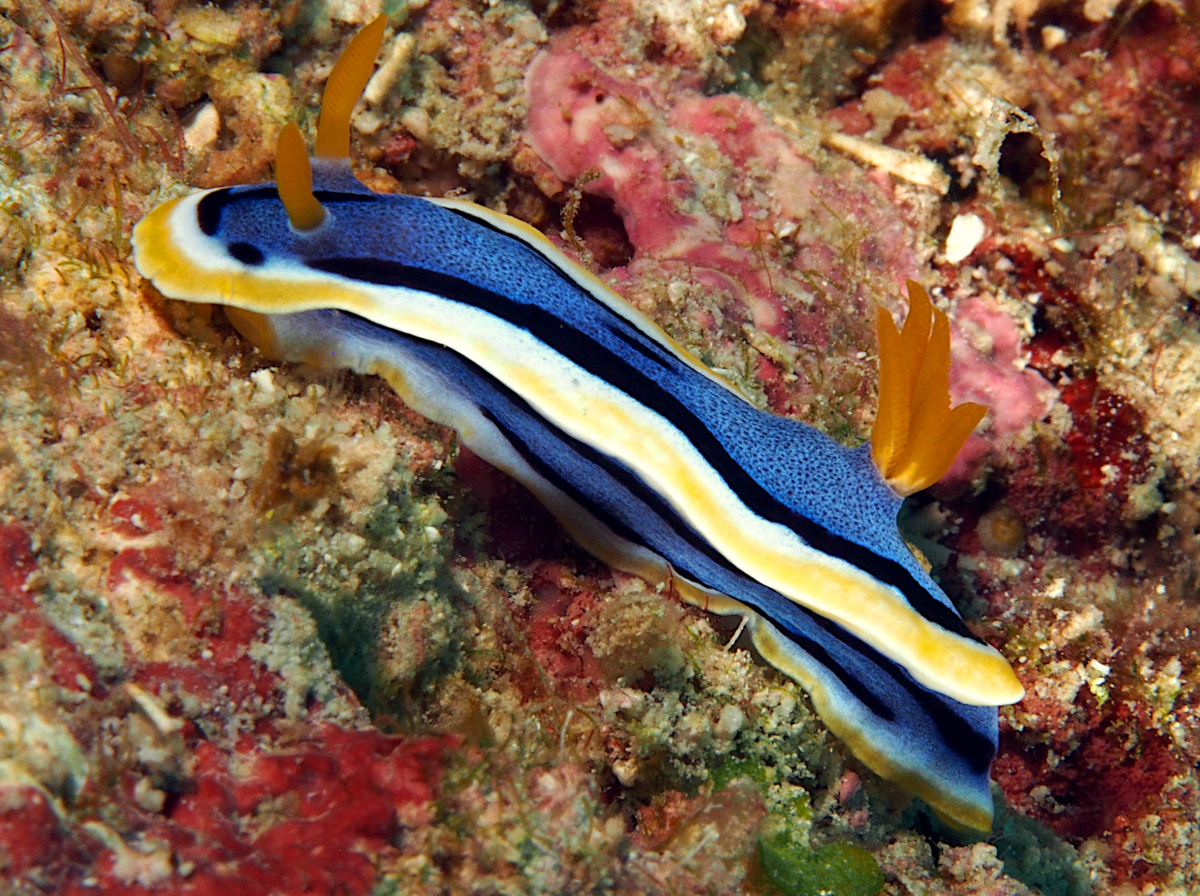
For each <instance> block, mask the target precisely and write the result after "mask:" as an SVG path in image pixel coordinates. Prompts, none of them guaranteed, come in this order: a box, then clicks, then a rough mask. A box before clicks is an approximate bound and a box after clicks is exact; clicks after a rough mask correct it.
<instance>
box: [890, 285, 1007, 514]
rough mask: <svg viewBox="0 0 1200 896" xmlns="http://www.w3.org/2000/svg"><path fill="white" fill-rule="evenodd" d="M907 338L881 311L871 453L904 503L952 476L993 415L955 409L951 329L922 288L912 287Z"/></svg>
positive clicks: (977, 408)
mask: <svg viewBox="0 0 1200 896" xmlns="http://www.w3.org/2000/svg"><path fill="white" fill-rule="evenodd" d="M908 296H909V312H908V319H907V320H906V321H905V322H904V329H903V331H897V330H896V325H895V324H894V323H893V322H892V317H891V315H890V314H888V313H887V311H885V310H883V309H882V308H881V309H880V311H879V320H878V331H879V412H878V415H877V417H876V419H875V428H874V430H873V431H872V432H871V453H872V456H873V457H874V459H875V466H877V467H878V468H879V472H880V473H882V474H883V478H884V479H886V480H887V482H888V484H889V485H890V486H891V487H892V489H893V490H894V491H895V492H896V494H898V495H900V496H904V495H911V494H913V493H914V492H919V491H920V490H921V489H923V488H928V487H929V486H931V485H933V484H934V483H935V482H937V481H938V480H939V479H941V478H942V476H944V475H945V474H946V471H947V470H948V469H950V464H952V463H953V462H954V458H955V457H956V456H957V455H958V452H959V450H960V449H961V448H962V446H963V443H964V442H965V441H966V440H967V436H969V435H970V434H971V432H972V431H973V430H974V429H975V427H976V426H977V425H978V424H979V421H980V420H982V419H983V417H984V415H985V414H986V413H987V408H986V407H984V406H983V405H980V404H975V403H973V402H965V403H964V404H960V405H958V406H957V407H955V408H951V407H950V322H949V321H948V320H947V318H946V315H945V314H944V313H943V312H942V311H939V310H938V309H937V308H934V307H933V303H932V302H931V301H930V300H929V294H928V293H926V292H925V290H924V288H922V286H921V285H920V284H919V283H916V282H914V281H912V280H909V281H908Z"/></svg>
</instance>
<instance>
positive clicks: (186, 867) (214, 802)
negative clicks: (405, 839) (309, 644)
mask: <svg viewBox="0 0 1200 896" xmlns="http://www.w3.org/2000/svg"><path fill="white" fill-rule="evenodd" d="M113 510H114V516H115V517H116V522H117V528H119V527H120V525H121V522H120V521H121V520H122V519H123V520H124V521H125V522H126V523H127V524H129V525H130V526H131V528H134V527H132V523H130V522H129V521H130V520H132V519H134V518H136V520H137V522H138V525H137V527H135V531H138V532H140V533H141V534H142V535H144V534H145V533H146V532H147V531H153V529H154V528H155V526H156V518H157V513H156V511H155V509H154V508H153V507H152V506H149V505H147V504H144V503H141V504H137V503H136V502H124V505H123V506H120V507H117V506H114V508H113ZM135 514H136V517H135ZM37 571H38V566H37V562H36V560H35V558H34V554H33V551H32V549H31V545H30V540H29V537H28V536H27V535H26V534H25V533H24V532H23V531H22V530H21V529H20V528H19V527H17V526H13V525H10V526H5V527H2V528H0V609H2V610H3V615H4V619H5V624H4V627H3V637H4V639H5V643H6V645H10V644H12V643H14V639H15V640H19V641H20V642H21V643H24V644H25V645H27V646H28V647H29V648H30V649H34V650H37V651H38V652H39V653H40V654H41V661H42V664H43V665H44V667H45V668H46V670H47V675H48V676H49V677H50V678H51V679H52V680H53V682H54V683H55V684H56V685H57V686H58V687H59V688H61V689H62V692H64V693H65V694H68V695H74V696H67V697H64V698H63V699H68V700H70V702H72V703H74V704H75V710H74V713H73V716H72V721H71V723H70V730H71V734H72V735H73V737H74V739H75V740H76V741H79V742H80V743H82V744H91V745H94V746H95V747H96V748H100V747H101V744H104V745H105V746H104V748H103V749H104V752H105V753H106V755H107V756H108V757H109V758H108V759H107V760H106V761H105V762H104V764H103V765H98V766H95V767H93V769H92V771H91V773H90V774H89V775H88V776H87V781H86V784H85V785H84V789H83V790H82V792H81V793H78V794H73V793H69V792H68V793H63V794H60V795H58V796H56V795H53V794H51V793H49V792H47V791H46V790H45V789H43V788H42V787H39V786H34V785H32V784H31V785H29V786H12V785H7V786H5V787H4V788H3V790H2V791H0V868H3V871H4V873H5V874H6V875H8V876H9V879H10V880H13V881H21V880H24V881H27V882H29V884H30V885H33V884H34V883H35V882H42V883H45V882H48V881H55V882H56V883H55V887H56V890H57V892H61V893H69V894H79V896H83V894H88V893H91V894H94V893H102V894H137V893H149V892H151V891H152V890H155V889H159V888H161V887H163V886H168V887H169V888H170V890H171V891H172V892H176V893H187V894H196V896H206V894H212V896H217V894H226V893H230V892H237V893H245V894H256V893H261V894H267V893H312V894H318V893H328V894H334V893H338V894H341V893H357V894H365V893H369V892H371V889H372V888H373V886H374V884H375V880H376V874H377V872H376V866H377V864H378V862H379V861H380V859H381V857H386V856H388V855H395V854H396V853H395V847H394V845H393V844H394V842H395V838H396V836H397V834H398V833H399V832H400V831H401V830H402V829H403V828H405V827H419V826H421V825H423V824H426V823H428V821H429V819H430V805H431V802H432V800H434V799H435V798H436V796H437V794H438V789H437V788H438V778H439V772H440V769H441V765H442V761H443V756H444V754H445V752H446V750H447V748H450V747H453V746H454V744H455V741H454V740H453V739H450V738H439V737H426V738H415V739H410V738H402V737H394V736H389V735H385V734H382V733H380V732H378V731H374V730H370V729H364V730H356V729H351V728H345V727H341V726H339V725H336V724H332V723H329V722H320V721H316V720H313V721H299V722H296V721H293V722H287V721H286V720H285V719H283V718H282V717H281V716H280V715H279V714H278V713H276V712H272V711H270V710H269V708H268V707H270V706H271V702H272V698H273V696H274V692H275V691H276V690H277V689H278V688H280V687H281V686H282V682H281V680H280V679H279V677H278V675H277V674H276V673H273V672H271V671H270V670H269V669H268V668H267V667H265V666H264V665H263V664H262V663H261V662H259V661H257V660H255V659H252V658H251V657H250V656H249V655H248V650H249V649H250V648H251V647H252V645H253V644H255V643H256V642H257V641H259V640H260V639H261V638H262V637H263V635H264V621H265V617H266V615H267V614H265V613H264V611H263V609H262V608H261V606H259V605H257V604H255V603H254V602H253V601H251V600H249V599H247V598H246V597H245V596H243V595H241V594H239V593H238V592H236V591H234V590H226V589H215V590H208V589H202V588H197V587H195V586H193V585H191V584H190V583H189V582H188V581H187V580H186V578H185V577H183V576H182V575H180V574H179V572H178V571H177V570H176V569H175V568H174V566H173V564H172V561H171V556H170V552H169V551H168V550H167V549H165V548H159V549H149V550H141V549H125V550H122V551H120V552H119V553H118V554H117V555H116V556H115V558H114V559H113V560H112V562H111V564H110V567H109V577H108V584H109V586H110V587H112V588H114V589H117V588H120V587H122V586H123V585H128V584H130V583H134V584H136V586H137V587H140V588H145V589H152V590H153V591H155V592H157V593H158V594H159V595H160V597H162V596H165V595H169V598H166V597H162V599H164V600H166V599H170V600H173V601H174V602H175V604H176V606H177V607H178V608H179V611H180V613H181V616H182V622H183V624H184V625H185V626H186V627H187V628H188V629H189V630H190V631H192V632H193V634H194V636H195V638H196V643H195V647H196V652H195V654H194V655H193V656H192V657H191V658H190V659H189V660H188V661H186V662H180V661H170V662H166V661H163V662H154V661H150V662H142V661H128V660H127V661H126V670H125V675H124V676H123V680H122V681H121V682H119V683H118V682H109V683H107V685H106V684H102V683H101V682H100V681H98V676H97V672H96V669H95V667H94V666H93V665H92V664H91V663H90V662H89V661H88V659H87V658H86V657H85V656H83V655H82V654H81V653H80V651H79V650H78V649H77V648H76V647H75V645H74V644H72V643H71V642H70V641H68V640H67V639H66V638H65V637H63V635H62V634H60V633H59V632H58V630H57V629H56V628H55V627H54V626H53V625H52V624H51V623H50V621H49V620H48V618H47V617H46V615H45V614H44V612H43V611H42V610H41V609H40V608H39V606H38V604H37V601H36V599H35V598H34V596H33V594H32V593H31V592H30V591H29V590H27V589H26V587H25V586H26V584H27V582H28V581H29V580H30V579H31V577H32V576H34V575H35V574H36V573H37ZM133 694H136V695H138V696H137V697H136V698H135V699H134V701H133V702H135V703H137V704H138V705H139V706H142V708H143V709H146V708H147V707H146V706H145V701H147V700H148V701H151V703H150V707H151V708H150V709H149V710H148V712H149V713H151V714H152V715H151V721H152V722H153V723H154V726H156V728H157V731H150V730H149V729H147V730H146V732H144V734H143V738H142V741H141V743H140V745H134V746H133V748H132V752H131V753H130V754H129V755H128V756H125V758H124V759H122V756H124V755H125V754H124V753H123V751H122V749H121V747H120V746H119V745H118V744H116V743H114V742H113V741H112V740H111V732H112V731H114V730H119V729H120V728H121V727H122V724H129V718H128V715H129V714H130V713H136V710H135V709H134V708H133V707H132V706H131V705H130V704H131V701H130V700H129V699H128V697H127V696H125V695H133ZM158 701H162V704H161V705H160V704H158ZM155 705H158V706H159V709H158V711H157V713H155V712H154V710H153V708H152V707H153V706H155ZM179 713H186V716H185V717H182V718H181V717H180V716H179V715H178V714H179ZM228 726H232V730H229V727H228ZM143 727H144V726H143ZM147 781H152V782H153V786H151V787H146V783H145V782H147ZM101 818H102V819H103V823H101V822H100V819H101ZM231 888H232V889H231Z"/></svg>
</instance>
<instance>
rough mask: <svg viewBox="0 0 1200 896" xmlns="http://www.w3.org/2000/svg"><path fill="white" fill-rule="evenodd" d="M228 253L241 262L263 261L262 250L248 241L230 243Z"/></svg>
mask: <svg viewBox="0 0 1200 896" xmlns="http://www.w3.org/2000/svg"><path fill="white" fill-rule="evenodd" d="M229 254H230V255H232V256H233V257H234V258H236V259H237V260H238V261H240V262H241V263H242V264H248V265H254V266H255V267H257V266H258V265H260V264H262V263H263V254H262V250H261V249H259V248H258V247H257V246H252V245H250V244H249V243H230V244H229Z"/></svg>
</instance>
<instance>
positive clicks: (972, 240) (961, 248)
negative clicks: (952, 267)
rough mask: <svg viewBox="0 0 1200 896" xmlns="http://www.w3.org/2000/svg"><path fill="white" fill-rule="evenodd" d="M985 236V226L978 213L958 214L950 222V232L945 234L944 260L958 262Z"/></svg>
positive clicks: (973, 249) (972, 250)
mask: <svg viewBox="0 0 1200 896" xmlns="http://www.w3.org/2000/svg"><path fill="white" fill-rule="evenodd" d="M985 236H987V228H986V227H985V226H984V224H983V219H982V218H980V217H979V215H958V216H956V217H955V218H954V220H953V221H952V222H951V224H950V233H949V234H948V235H947V236H946V261H948V262H950V263H951V264H958V263H959V262H960V261H962V260H963V259H964V258H966V257H967V256H968V255H970V254H971V253H972V252H974V251H975V247H976V246H978V245H979V244H980V243H981V242H982V241H983V238H984V237H985Z"/></svg>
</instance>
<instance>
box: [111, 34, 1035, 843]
mask: <svg viewBox="0 0 1200 896" xmlns="http://www.w3.org/2000/svg"><path fill="white" fill-rule="evenodd" d="M383 30H384V20H383V19H382V18H380V19H378V20H377V21H375V22H373V23H372V24H370V25H368V26H366V27H365V28H364V29H363V30H362V31H360V32H359V34H358V35H356V36H355V38H354V39H353V40H352V42H351V43H350V44H349V45H348V47H347V49H346V51H345V52H344V53H343V54H342V57H341V58H340V59H339V61H338V64H337V66H336V67H335V69H334V71H333V72H332V74H331V76H330V78H329V82H328V84H327V85H326V88H325V91H324V95H323V97H322V108H321V113H320V118H319V122H318V128H317V139H316V152H315V158H314V159H312V160H311V161H310V159H309V157H308V154H307V153H306V151H305V148H304V142H303V138H302V137H301V135H300V131H299V129H298V127H297V126H296V125H295V124H294V123H293V124H290V125H289V126H288V127H287V128H286V129H285V130H284V132H283V133H282V135H281V137H280V139H279V143H278V147H277V154H276V183H274V184H264V185H258V186H236V187H229V188H223V189H215V190H206V191H203V192H198V193H194V194H192V195H189V196H186V197H183V198H181V199H176V200H172V201H170V202H166V203H164V204H163V205H160V206H159V207H158V208H156V209H154V210H153V211H152V212H151V213H150V214H149V215H147V216H146V217H145V218H143V219H142V220H141V221H140V222H139V223H138V225H137V227H136V228H135V230H134V236H133V245H134V252H135V260H136V264H137V267H138V270H139V271H140V272H141V273H142V275H143V276H144V277H146V278H147V279H149V280H150V281H151V282H152V283H153V284H154V286H155V287H157V288H158V290H159V291H161V292H162V293H163V294H164V295H166V296H168V297H169V298H172V299H182V300H186V301H191V302H206V303H217V304H221V305H224V306H226V310H227V313H228V315H229V318H230V319H231V321H232V322H233V323H234V325H235V326H236V327H237V328H238V329H239V330H240V331H241V332H242V334H243V335H245V336H246V337H247V338H248V339H249V340H250V341H251V342H253V343H254V344H255V345H256V346H257V347H258V348H259V349H261V350H262V351H263V352H264V353H266V354H267V355H269V356H271V357H273V358H276V359H280V360H288V361H304V362H308V363H310V364H314V365H317V366H320V367H325V368H337V367H341V368H350V369H352V370H355V371H358V372H360V373H365V374H378V375H380V376H381V377H383V378H384V379H386V380H387V381H388V382H389V383H390V384H391V385H392V386H393V387H394V388H395V389H396V390H397V391H398V392H399V393H400V395H401V396H402V397H403V398H404V400H405V401H406V402H407V403H408V404H409V405H410V406H411V407H413V408H414V409H415V410H417V411H419V412H420V413H422V414H424V415H425V416H427V417H429V418H431V419H432V420H435V421H437V422H439V423H442V424H445V425H447V426H451V427H453V428H454V429H455V430H457V431H458V434H459V436H460V438H461V439H462V441H463V443H464V444H465V445H467V446H468V447H470V449H471V450H472V451H474V452H475V453H476V454H478V455H479V456H480V457H482V458H483V459H485V460H486V461H488V462H489V463H491V464H493V465H494V466H496V467H498V468H499V469H501V470H503V471H505V472H507V473H508V474H510V475H511V476H513V477H515V478H516V479H518V480H519V481H520V482H522V483H523V484H524V485H525V486H526V487H528V488H529V489H530V491H532V492H533V493H534V495H536V496H537V497H538V499H539V500H541V502H542V503H543V504H545V506H546V507H547V508H548V509H549V510H550V512H551V513H553V514H554V516H555V517H557V519H558V520H559V521H560V522H561V524H562V525H563V527H564V528H565V529H566V530H567V531H568V532H569V533H570V534H571V535H572V536H573V537H574V538H575V539H576V540H577V541H578V542H579V543H580V544H581V545H582V546H584V547H585V548H586V549H588V550H589V551H591V552H592V553H593V554H595V555H596V556H597V557H599V558H600V559H601V560H603V561H604V562H606V563H608V564H610V565H612V566H613V567H615V568H618V569H622V570H626V571H629V572H631V573H634V574H637V575H639V576H642V577H644V578H645V579H647V580H648V581H650V582H651V583H663V584H666V585H669V586H671V587H673V588H674V589H675V590H676V592H677V593H679V594H681V595H682V596H683V597H684V598H685V599H687V600H689V601H690V602H692V603H694V604H696V605H699V606H701V607H704V608H705V609H707V610H710V611H712V612H715V613H720V614H737V615H740V616H742V617H743V618H744V619H745V620H746V622H747V628H748V631H749V632H750V633H751V635H752V638H753V643H754V644H755V646H756V647H757V649H758V650H759V652H760V653H761V654H762V655H763V657H764V658H765V659H766V660H767V661H769V662H770V663H771V664H773V665H774V666H776V667H777V668H778V669H780V670H781V671H782V672H784V673H785V674H787V675H789V676H791V677H793V678H794V679H796V680H797V681H798V682H799V683H800V684H801V685H802V686H803V687H804V688H805V689H806V690H807V691H808V693H809V694H810V695H811V698H812V701H813V704H814V705H815V707H816V709H817V711H818V712H819V713H820V715H821V717H822V718H823V719H824V721H825V722H826V723H827V725H828V726H829V728H830V729H831V730H832V731H833V732H834V733H835V734H837V735H838V736H839V737H840V738H842V740H844V741H845V742H846V744H847V745H848V746H849V747H850V749H851V750H852V751H853V752H854V754H855V755H856V756H857V757H858V758H859V759H861V760H862V761H863V762H864V763H866V765H868V766H869V767H870V768H872V769H873V770H874V771H876V772H877V773H879V774H880V775H882V776H883V777H885V778H889V779H891V780H893V781H897V782H899V783H900V784H902V785H904V786H905V787H907V788H909V789H911V790H912V791H913V792H915V793H916V794H918V795H919V796H921V797H923V798H924V799H925V800H926V801H927V802H928V803H929V804H930V805H931V806H932V807H933V808H934V809H935V810H936V811H937V812H938V813H939V814H941V815H942V816H944V817H946V818H948V819H950V820H953V821H956V822H958V823H959V824H961V825H964V826H967V827H971V828H977V829H987V828H988V827H990V824H991V815H992V797H991V793H990V790H989V784H988V780H989V777H988V776H989V769H990V765H991V761H992V758H993V757H994V755H995V751H996V738H997V711H996V707H997V706H998V705H1000V704H1005V703H1011V702H1014V701H1016V700H1018V699H1020V698H1021V695H1022V689H1021V685H1020V683H1019V682H1018V680H1017V678H1016V676H1015V675H1014V674H1013V671H1012V668H1011V667H1010V666H1009V664H1008V663H1007V662H1006V661H1005V660H1004V658H1003V657H1002V656H1001V655H1000V653H999V652H997V651H996V650H995V649H994V648H992V647H991V646H989V645H987V644H986V643H984V642H983V641H982V640H981V639H979V638H978V637H976V636H975V635H974V634H973V633H972V632H971V631H970V630H969V629H968V628H967V626H966V625H965V624H964V622H963V620H962V619H961V617H960V616H959V614H958V613H957V611H956V610H955V608H954V605H953V604H952V603H951V602H950V600H949V598H948V597H947V596H946V595H945V593H944V592H943V591H942V590H941V589H940V588H939V587H938V585H937V584H936V583H935V582H934V581H933V579H932V578H931V577H930V576H929V574H928V573H927V572H926V570H925V569H924V568H923V567H922V565H921V564H920V563H919V562H918V561H917V559H916V558H915V557H914V555H913V553H912V552H911V551H910V550H909V548H908V547H907V546H906V545H905V543H904V541H903V539H902V538H901V536H900V534H899V531H898V529H897V525H896V517H897V512H898V510H899V507H900V503H901V501H902V496H903V495H906V494H909V493H911V492H914V491H916V490H918V489H921V488H924V487H926V486H928V485H930V484H931V483H933V482H934V481H936V480H937V479H938V478H939V477H940V476H941V475H942V474H943V473H945V471H946V469H947V468H948V466H949V465H950V463H951V461H952V460H953V458H954V456H955V454H956V453H957V451H958V449H959V447H961V444H962V442H963V440H964V439H965V438H966V437H967V435H968V434H969V433H970V432H971V430H972V429H973V428H974V426H975V425H976V424H977V423H978V422H979V420H980V418H981V417H982V415H983V413H984V409H983V408H981V407H979V406H977V405H961V406H959V407H957V408H955V409H954V410H951V409H950V398H949V391H948V370H949V330H948V324H947V322H946V318H945V315H943V314H942V313H941V312H939V311H937V310H936V309H934V308H933V307H932V306H931V304H930V301H929V298H928V297H927V296H926V294H925V292H924V291H923V290H922V289H921V288H920V287H919V286H917V285H916V284H914V283H910V284H909V291H910V297H911V301H910V304H911V309H910V312H909V316H908V320H907V322H906V324H905V326H904V330H903V332H902V333H898V332H897V331H896V328H895V326H894V325H893V323H892V320H891V318H890V316H889V315H887V314H886V313H881V315H880V318H879V339H880V360H881V373H880V377H881V380H880V382H881V384H880V406H879V413H878V422H877V423H876V426H875V430H874V434H873V436H872V440H871V445H870V446H869V447H868V446H863V447H862V448H858V449H848V448H846V447H844V446H842V445H840V444H838V443H837V442H835V441H834V440H832V439H830V438H829V437H827V436H825V435H824V434H822V433H820V432H818V431H817V430H815V429H813V428H812V427H810V426H808V425H806V424H804V423H801V422H799V421H796V420H790V419H785V418H783V417H778V416H775V415H772V414H770V413H767V412H764V411H761V410H759V409H757V408H755V407H754V406H753V405H752V404H750V403H749V402H748V401H747V400H746V399H745V398H744V397H743V396H742V395H741V393H739V392H738V391H737V390H736V389H735V388H733V387H732V386H731V385H730V384H728V383H727V382H726V381H724V380H723V379H721V378H720V377H719V376H717V375H716V374H714V373H713V372H712V371H710V370H708V369H707V368H706V367H705V366H704V365H703V364H701V363H700V362H699V361H698V360H696V359H695V358H693V357H692V356H691V355H690V354H688V352H686V351H685V350H683V349H682V348H681V347H680V346H679V345H677V344H676V343H675V342H674V341H673V340H672V339H671V338H670V337H669V336H667V335H666V334H665V333H664V332H663V331H662V330H660V329H659V328H658V327H657V326H656V325H655V324H654V323H652V322H651V321H650V320H648V319H647V318H646V317H644V316H643V315H642V314H640V313H639V312H637V311H636V310H634V309H633V308H632V307H631V306H630V305H629V304H627V303H626V302H625V301H624V300H623V299H622V298H621V297H620V296H618V295H617V294H616V293H615V292H613V291H612V290H611V289H610V288H609V287H608V286H606V285H605V284H604V283H603V282H601V281H600V280H599V279H598V278H597V277H595V276H593V275H592V274H590V273H589V272H588V271H586V270H584V269H583V268H581V267H580V266H578V265H576V264H574V263H573V262H572V261H570V260H569V259H568V258H566V257H565V256H564V255H563V254H562V253H561V252H559V251H558V250H557V249H556V248H555V247H554V246H553V244H552V243H551V242H550V241H549V240H548V239H546V238H545V237H544V236H543V235H542V234H541V233H539V232H538V231H536V230H534V229H533V228H531V227H529V226H528V225H526V224H524V223H522V222H520V221H517V220H515V219H513V218H510V217H507V216H505V215H501V214H497V213H495V212H492V211H489V210H488V209H485V208H482V207H479V206H477V205H473V204H471V203H468V202H462V201H458V200H452V199H426V198H422V197H416V196H404V195H383V194H376V193H373V192H371V191H370V190H368V189H367V188H366V187H364V186H363V185H362V184H360V183H359V182H358V180H356V179H355V177H354V175H353V174H352V172H351V169H350V162H349V146H350V129H349V121H350V113H351V110H352V109H353V107H354V104H355V102H356V101H357V99H358V96H359V94H360V93H361V91H362V89H363V87H364V86H365V84H366V81H367V78H368V76H369V74H370V72H371V70H372V67H373V65H374V59H375V56H376V54H377V52H378V49H379V46H380V43H381V41H382V36H383Z"/></svg>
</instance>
